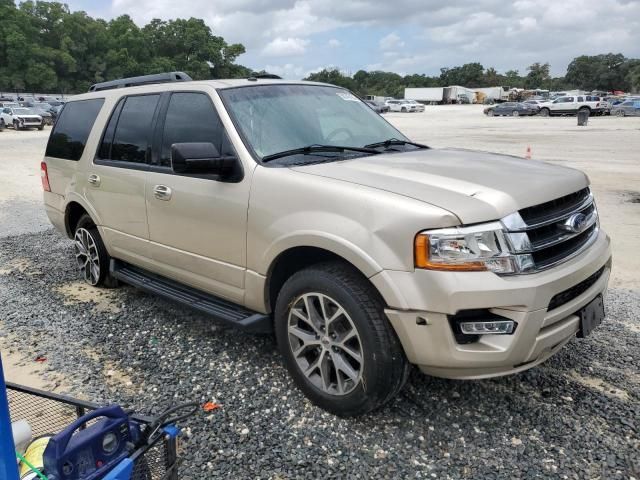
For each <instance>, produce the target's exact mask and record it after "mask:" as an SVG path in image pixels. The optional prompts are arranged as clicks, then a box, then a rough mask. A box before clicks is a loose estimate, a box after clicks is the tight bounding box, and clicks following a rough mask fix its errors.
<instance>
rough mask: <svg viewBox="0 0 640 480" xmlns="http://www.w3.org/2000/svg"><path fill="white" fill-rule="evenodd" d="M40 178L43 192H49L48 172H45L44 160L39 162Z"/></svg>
mask: <svg viewBox="0 0 640 480" xmlns="http://www.w3.org/2000/svg"><path fill="white" fill-rule="evenodd" d="M40 180H42V189H43V190H44V191H45V192H50V191H51V186H50V185H49V172H47V164H46V163H45V162H40Z"/></svg>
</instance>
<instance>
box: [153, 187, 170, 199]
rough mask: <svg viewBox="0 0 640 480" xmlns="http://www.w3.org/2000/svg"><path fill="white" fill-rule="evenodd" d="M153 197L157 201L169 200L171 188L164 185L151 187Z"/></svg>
mask: <svg viewBox="0 0 640 480" xmlns="http://www.w3.org/2000/svg"><path fill="white" fill-rule="evenodd" d="M153 196H154V197H156V198H157V199H158V200H165V201H166V200H171V188H169V187H167V186H166V185H156V186H155V187H153Z"/></svg>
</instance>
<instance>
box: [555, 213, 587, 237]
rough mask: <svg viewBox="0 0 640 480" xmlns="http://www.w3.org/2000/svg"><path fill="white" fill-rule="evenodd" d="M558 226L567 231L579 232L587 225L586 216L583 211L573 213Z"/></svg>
mask: <svg viewBox="0 0 640 480" xmlns="http://www.w3.org/2000/svg"><path fill="white" fill-rule="evenodd" d="M560 227H561V228H562V229H563V230H567V231H568V232H573V233H580V232H582V231H583V230H584V229H585V228H586V227H587V216H586V215H585V214H584V213H574V214H573V215H571V216H570V217H569V218H567V219H566V220H565V222H564V223H562V224H560Z"/></svg>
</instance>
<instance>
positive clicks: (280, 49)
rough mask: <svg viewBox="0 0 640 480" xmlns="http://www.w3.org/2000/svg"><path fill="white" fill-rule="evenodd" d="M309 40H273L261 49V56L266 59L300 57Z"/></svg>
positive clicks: (278, 38)
mask: <svg viewBox="0 0 640 480" xmlns="http://www.w3.org/2000/svg"><path fill="white" fill-rule="evenodd" d="M308 44H309V40H304V39H302V38H280V37H277V38H274V39H273V40H271V42H269V43H268V44H267V45H266V46H265V47H264V48H263V49H262V54H263V55H265V56H267V57H288V56H292V55H302V54H303V53H304V52H305V50H306V47H307V45H308Z"/></svg>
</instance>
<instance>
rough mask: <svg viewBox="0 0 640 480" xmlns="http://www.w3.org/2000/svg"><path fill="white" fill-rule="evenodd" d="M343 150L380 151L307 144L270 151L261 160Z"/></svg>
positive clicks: (373, 153)
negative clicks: (281, 150) (269, 153)
mask: <svg viewBox="0 0 640 480" xmlns="http://www.w3.org/2000/svg"><path fill="white" fill-rule="evenodd" d="M345 151H351V152H361V153H368V154H370V155H376V154H378V153H381V152H380V151H378V150H374V149H373V148H367V147H348V146H342V145H308V146H306V147H300V148H294V149H292V150H285V151H283V152H278V153H272V154H271V155H265V156H264V157H262V161H263V162H270V161H271V160H275V159H276V158H282V157H289V156H291V155H310V154H313V153H320V152H338V153H342V152H345Z"/></svg>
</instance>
